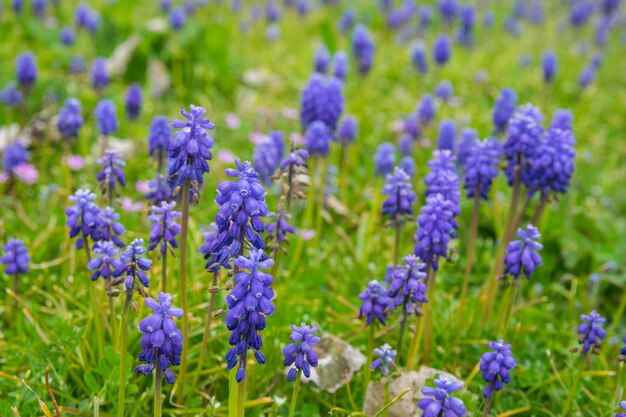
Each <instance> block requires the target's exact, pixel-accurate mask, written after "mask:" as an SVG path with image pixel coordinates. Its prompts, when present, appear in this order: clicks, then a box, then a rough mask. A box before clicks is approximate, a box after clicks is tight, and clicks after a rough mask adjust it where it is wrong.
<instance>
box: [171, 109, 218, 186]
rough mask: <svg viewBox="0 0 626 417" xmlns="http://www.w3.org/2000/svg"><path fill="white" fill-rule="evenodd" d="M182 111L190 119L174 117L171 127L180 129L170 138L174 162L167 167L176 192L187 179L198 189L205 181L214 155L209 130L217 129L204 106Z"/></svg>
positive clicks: (172, 160)
mask: <svg viewBox="0 0 626 417" xmlns="http://www.w3.org/2000/svg"><path fill="white" fill-rule="evenodd" d="M189 110H190V111H189V112H188V111H187V110H185V109H182V110H181V111H180V114H182V115H183V116H184V117H185V119H187V120H178V119H176V120H174V121H173V122H172V127H174V128H176V129H180V130H179V131H178V132H176V134H175V135H174V139H172V141H171V142H170V148H169V158H170V160H171V165H170V167H169V170H168V174H169V177H170V179H172V180H173V184H174V187H175V189H174V195H176V194H177V189H178V187H182V186H183V184H184V183H185V181H187V180H189V181H190V182H191V188H192V189H193V190H194V191H195V193H197V190H198V185H199V184H202V183H204V174H205V173H206V172H209V164H208V162H207V161H210V160H211V159H212V157H213V155H211V148H213V144H214V143H213V138H212V137H211V135H209V134H208V132H207V130H213V129H215V124H213V123H212V122H211V121H210V120H209V119H207V118H206V117H204V114H205V113H206V110H205V109H204V107H200V106H194V105H193V104H192V105H191V106H190V108H189Z"/></svg>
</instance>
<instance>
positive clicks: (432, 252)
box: [414, 194, 460, 271]
mask: <svg viewBox="0 0 626 417" xmlns="http://www.w3.org/2000/svg"><path fill="white" fill-rule="evenodd" d="M459 211H460V210H459V208H458V203H457V204H455V203H454V202H452V201H451V200H446V199H444V197H443V196H442V195H441V194H434V195H431V196H429V197H427V198H426V204H425V205H424V206H422V211H421V214H420V215H419V217H418V218H417V225H418V227H419V229H418V230H417V232H415V241H416V244H415V249H414V252H415V255H417V256H418V257H419V258H420V259H422V260H424V261H425V262H426V263H428V264H430V265H431V266H432V268H433V269H434V270H435V271H436V270H437V269H439V258H440V257H442V256H443V257H444V258H445V257H447V256H448V244H449V243H450V240H451V239H452V238H454V237H456V229H458V227H459V226H458V224H457V222H456V220H455V217H456V213H458V212H459Z"/></svg>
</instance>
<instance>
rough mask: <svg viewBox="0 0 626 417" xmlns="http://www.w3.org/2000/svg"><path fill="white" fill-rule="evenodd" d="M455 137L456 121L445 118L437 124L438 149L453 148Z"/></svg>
mask: <svg viewBox="0 0 626 417" xmlns="http://www.w3.org/2000/svg"><path fill="white" fill-rule="evenodd" d="M455 138H456V123H454V120H451V119H446V120H443V121H442V122H441V123H440V124H439V140H438V143H437V148H438V149H440V150H445V149H447V150H452V149H454V141H455Z"/></svg>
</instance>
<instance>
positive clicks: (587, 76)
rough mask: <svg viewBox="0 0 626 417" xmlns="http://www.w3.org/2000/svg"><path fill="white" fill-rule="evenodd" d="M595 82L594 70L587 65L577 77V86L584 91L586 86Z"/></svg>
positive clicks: (591, 66)
mask: <svg viewBox="0 0 626 417" xmlns="http://www.w3.org/2000/svg"><path fill="white" fill-rule="evenodd" d="M595 80H596V69H595V68H594V67H593V65H587V66H586V67H585V68H583V70H582V71H581V73H580V75H579V76H578V85H579V86H580V88H581V89H585V88H586V87H587V86H589V85H591V84H593V83H594V81H595Z"/></svg>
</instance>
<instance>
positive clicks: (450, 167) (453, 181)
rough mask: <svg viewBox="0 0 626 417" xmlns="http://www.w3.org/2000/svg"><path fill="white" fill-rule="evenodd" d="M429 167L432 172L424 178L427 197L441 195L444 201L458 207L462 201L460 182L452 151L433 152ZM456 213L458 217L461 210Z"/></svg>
mask: <svg viewBox="0 0 626 417" xmlns="http://www.w3.org/2000/svg"><path fill="white" fill-rule="evenodd" d="M428 167H429V168H430V171H429V172H428V174H427V175H426V177H425V178H424V184H425V185H426V192H425V194H426V196H427V197H429V196H432V195H436V194H441V195H442V197H443V198H444V199H446V200H450V201H451V202H453V203H454V204H456V205H458V204H459V202H460V199H461V191H460V189H459V188H460V181H459V176H458V174H457V171H456V167H455V158H454V154H453V153H452V151H450V150H447V149H444V150H436V151H433V156H432V158H431V160H430V161H428ZM455 213H456V214H457V215H458V214H459V213H460V209H459V210H456V211H455Z"/></svg>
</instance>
